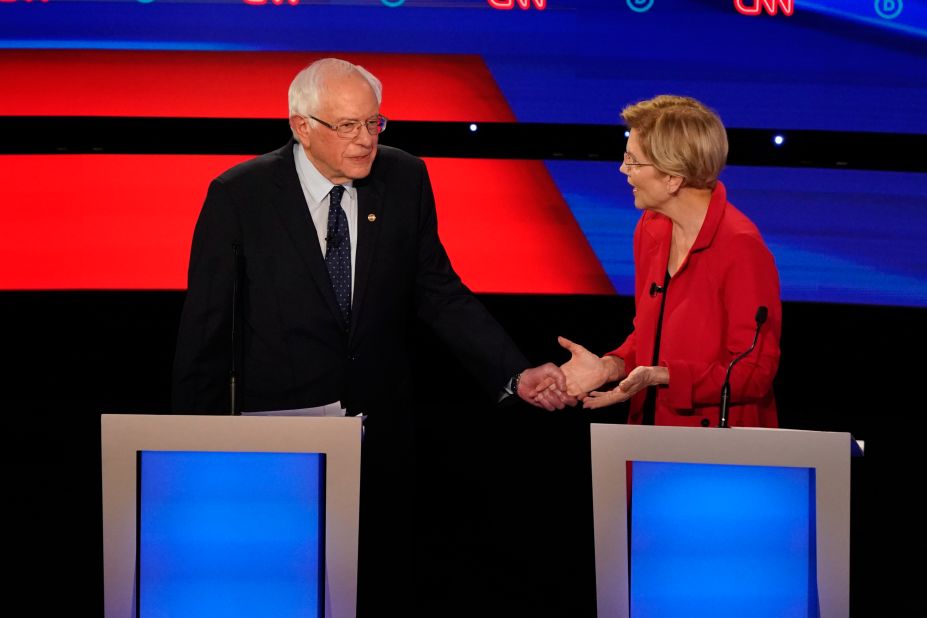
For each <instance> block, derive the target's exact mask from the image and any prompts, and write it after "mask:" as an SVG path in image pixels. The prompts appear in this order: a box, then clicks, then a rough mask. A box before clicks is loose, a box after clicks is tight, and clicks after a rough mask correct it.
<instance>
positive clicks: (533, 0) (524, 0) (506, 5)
mask: <svg viewBox="0 0 927 618" xmlns="http://www.w3.org/2000/svg"><path fill="white" fill-rule="evenodd" d="M486 2H488V3H489V6H491V7H492V8H494V9H496V10H499V11H511V10H512V9H514V8H515V5H516V4H517V5H518V8H520V9H521V10H523V11H527V10H528V9H529V8H531V5H532V4H534V8H536V9H537V10H539V11H543V10H544V9H546V8H547V0H486Z"/></svg>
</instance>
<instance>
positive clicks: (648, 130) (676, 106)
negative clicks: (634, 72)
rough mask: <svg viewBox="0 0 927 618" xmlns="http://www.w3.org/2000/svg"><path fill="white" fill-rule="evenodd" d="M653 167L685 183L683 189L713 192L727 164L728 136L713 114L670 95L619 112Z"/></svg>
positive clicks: (636, 104)
mask: <svg viewBox="0 0 927 618" xmlns="http://www.w3.org/2000/svg"><path fill="white" fill-rule="evenodd" d="M621 117H622V119H624V122H625V125H626V126H627V127H628V128H629V129H634V130H635V131H637V136H638V138H639V140H640V144H641V148H642V149H643V151H644V155H645V156H646V157H647V159H648V160H649V161H650V162H651V163H653V165H654V167H656V168H657V169H658V170H660V171H661V172H663V173H664V174H670V175H673V176H681V177H683V178H684V179H685V186H688V187H693V188H696V189H713V188H714V186H715V184H716V183H717V182H718V176H719V175H720V174H721V170H722V169H723V168H724V164H725V162H726V161H727V150H728V144H727V132H726V131H725V130H724V125H723V124H722V123H721V118H719V117H718V114H717V113H715V111H714V110H712V109H710V108H708V107H706V106H705V105H703V104H702V103H700V102H698V101H696V100H695V99H693V98H690V97H680V96H675V95H669V94H662V95H660V96H657V97H654V98H652V99H648V100H646V101H641V102H640V103H635V104H634V105H629V106H627V107H625V108H624V109H623V110H621Z"/></svg>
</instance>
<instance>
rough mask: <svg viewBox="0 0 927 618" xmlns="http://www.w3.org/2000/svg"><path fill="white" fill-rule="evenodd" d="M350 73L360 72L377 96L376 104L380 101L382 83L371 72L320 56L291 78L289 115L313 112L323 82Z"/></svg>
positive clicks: (321, 91) (317, 102)
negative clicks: (319, 58)
mask: <svg viewBox="0 0 927 618" xmlns="http://www.w3.org/2000/svg"><path fill="white" fill-rule="evenodd" d="M352 73H360V75H361V77H363V78H364V79H366V80H367V83H368V84H370V87H371V88H372V89H373V93H374V94H375V95H376V97H377V104H379V103H381V102H382V99H383V85H382V84H381V83H380V80H379V79H377V78H376V77H374V75H373V73H371V72H370V71H368V70H367V69H365V68H364V67H362V66H360V65H357V64H352V63H350V62H348V61H347V60H340V59H338V58H322V59H321V60H316V61H315V62H313V63H312V64H310V65H309V66H307V67H306V68H305V69H303V70H302V71H300V72H299V73H298V74H297V75H296V77H295V78H293V83H291V84H290V92H289V103H290V116H291V117H292V116H308V115H309V114H312V113H314V112H315V111H316V109H317V108H318V105H319V100H320V98H321V96H322V93H323V92H324V91H325V82H326V81H327V80H328V78H330V77H343V76H347V75H351V74H352Z"/></svg>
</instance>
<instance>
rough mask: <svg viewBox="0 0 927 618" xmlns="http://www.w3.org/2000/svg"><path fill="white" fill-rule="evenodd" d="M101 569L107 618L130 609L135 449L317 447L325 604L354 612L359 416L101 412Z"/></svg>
mask: <svg viewBox="0 0 927 618" xmlns="http://www.w3.org/2000/svg"><path fill="white" fill-rule="evenodd" d="M101 429H102V458H103V460H102V465H103V576H104V608H105V615H106V618H130V617H134V616H135V615H136V595H137V592H138V591H137V589H136V568H137V566H136V565H137V555H136V538H137V534H136V522H137V519H136V518H137V503H136V500H137V483H138V478H137V476H138V470H137V460H138V453H139V452H142V451H184V452H207V451H216V452H225V453H255V452H266V453H324V454H325V484H324V491H325V493H324V496H325V504H324V512H325V518H324V519H325V535H324V555H325V560H324V583H323V588H324V593H323V594H324V608H325V616H326V618H354V616H355V614H356V604H357V542H358V521H359V503H360V455H361V436H362V428H361V419H359V418H354V417H340V418H329V417H322V418H311V417H275V416H264V417H241V416H154V415H103V416H102V419H101Z"/></svg>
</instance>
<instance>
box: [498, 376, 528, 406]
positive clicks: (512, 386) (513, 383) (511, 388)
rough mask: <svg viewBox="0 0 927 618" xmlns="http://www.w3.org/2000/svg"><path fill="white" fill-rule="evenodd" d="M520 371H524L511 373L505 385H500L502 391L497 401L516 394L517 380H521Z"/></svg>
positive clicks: (499, 401)
mask: <svg viewBox="0 0 927 618" xmlns="http://www.w3.org/2000/svg"><path fill="white" fill-rule="evenodd" d="M522 373H524V372H523V371H519V372H518V373H516V374H515V375H513V376H512V377H511V378H509V380H508V382H506V383H505V386H503V387H502V392H501V393H499V400H498V403H502V402H503V401H505V400H506V399H508V398H509V397H511V396H512V395H517V394H518V382H519V381H520V380H521V374H522Z"/></svg>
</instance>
